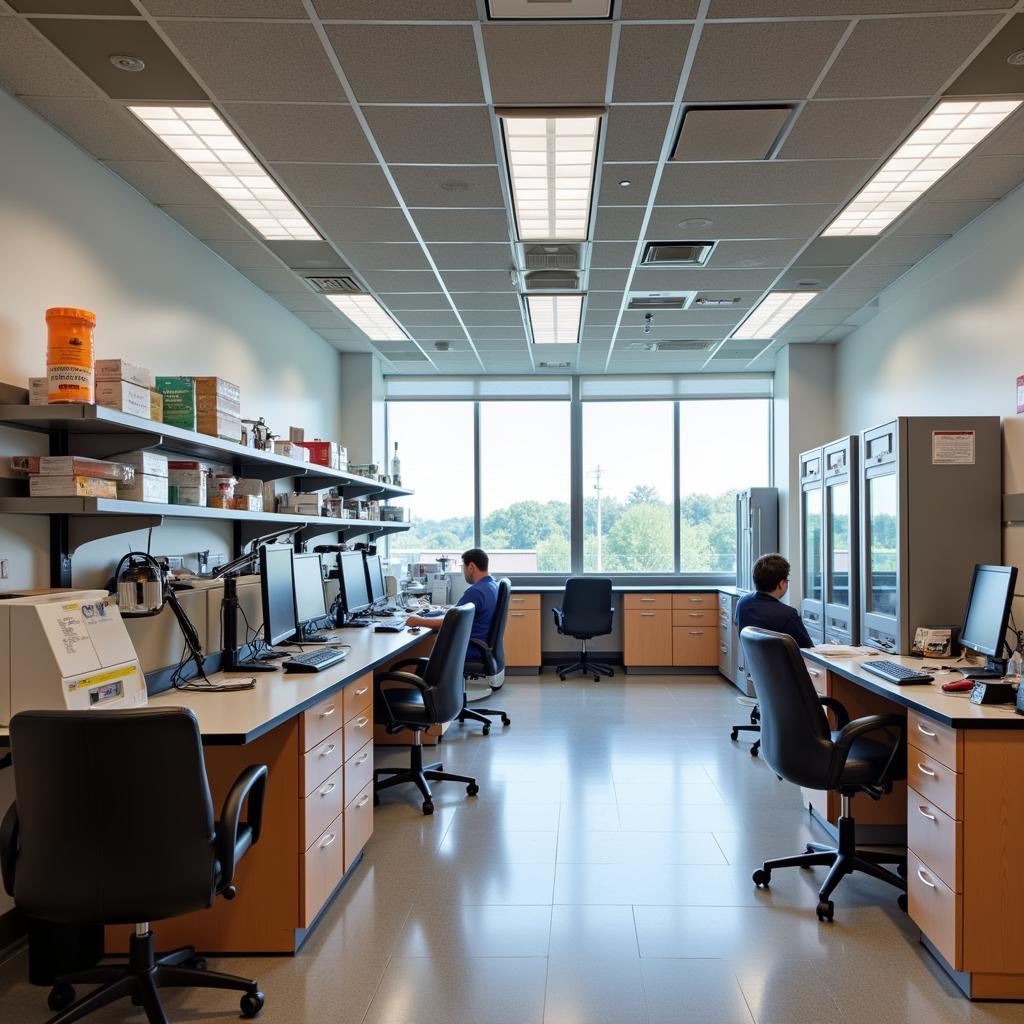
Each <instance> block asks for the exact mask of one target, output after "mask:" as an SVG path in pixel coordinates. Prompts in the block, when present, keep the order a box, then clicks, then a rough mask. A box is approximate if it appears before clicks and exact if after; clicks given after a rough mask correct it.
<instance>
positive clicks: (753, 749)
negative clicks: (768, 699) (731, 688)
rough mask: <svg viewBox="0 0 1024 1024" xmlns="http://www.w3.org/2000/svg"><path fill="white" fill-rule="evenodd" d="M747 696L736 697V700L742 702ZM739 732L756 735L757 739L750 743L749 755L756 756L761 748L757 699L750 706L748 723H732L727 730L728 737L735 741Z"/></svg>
mask: <svg viewBox="0 0 1024 1024" xmlns="http://www.w3.org/2000/svg"><path fill="white" fill-rule="evenodd" d="M747 699H748V698H739V697H738V698H737V700H738V701H739V702H740V703H741V704H743V703H744V702H745V701H746V700H747ZM741 732H752V733H754V734H755V735H756V736H757V739H755V740H754V742H753V743H752V744H751V745H750V756H751V757H757V754H758V751H759V750H760V749H761V709H760V708H759V707H758V706H757V701H754V704H753V705H752V706H751V708H750V725H747V724H746V723H741V724H739V725H734V726H733V727H732V728H731V729H730V730H729V739H731V740H733V741H735V740H737V739H738V738H739V734H740V733H741Z"/></svg>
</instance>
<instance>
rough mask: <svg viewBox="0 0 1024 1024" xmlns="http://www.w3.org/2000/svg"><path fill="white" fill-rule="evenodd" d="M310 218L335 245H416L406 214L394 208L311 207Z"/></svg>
mask: <svg viewBox="0 0 1024 1024" xmlns="http://www.w3.org/2000/svg"><path fill="white" fill-rule="evenodd" d="M307 212H308V213H309V215H310V217H312V218H313V220H314V221H315V222H316V223H317V224H318V225H319V226H320V229H321V230H322V231H324V232H325V233H326V235H327V237H328V238H332V239H333V240H334V241H336V242H339V243H341V242H415V241H416V236H415V235H414V234H413V233H412V228H410V227H409V222H408V221H407V220H406V219H405V214H404V213H403V212H402V211H401V210H400V209H398V208H397V207H394V206H367V207H363V208H359V207H345V206H310V207H307Z"/></svg>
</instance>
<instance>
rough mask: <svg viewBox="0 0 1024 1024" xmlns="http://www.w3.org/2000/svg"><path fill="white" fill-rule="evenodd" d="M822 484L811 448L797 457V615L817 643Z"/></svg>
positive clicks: (821, 615) (818, 453) (821, 613)
mask: <svg viewBox="0 0 1024 1024" xmlns="http://www.w3.org/2000/svg"><path fill="white" fill-rule="evenodd" d="M822 482H823V473H822V449H821V448H813V449H812V450H811V451H809V452H804V453H803V454H802V455H801V456H800V566H801V571H800V576H801V580H800V582H801V590H802V595H803V596H802V597H801V598H800V615H801V617H802V618H803V620H804V626H805V627H806V629H807V633H808V635H809V636H810V638H811V639H812V640H813V641H814V642H815V643H816V644H820V643H821V642H822V641H823V640H824V638H825V634H824V622H825V610H824V596H823V595H824V588H825V576H824V570H823V568H822V566H823V563H824V558H823V554H824V545H823V540H822V537H823V532H822V514H823V508H824V497H823V493H822V490H823V488H822Z"/></svg>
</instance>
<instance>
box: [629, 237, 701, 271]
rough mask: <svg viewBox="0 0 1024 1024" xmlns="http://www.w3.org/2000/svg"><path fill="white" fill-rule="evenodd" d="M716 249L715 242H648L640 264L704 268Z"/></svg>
mask: <svg viewBox="0 0 1024 1024" xmlns="http://www.w3.org/2000/svg"><path fill="white" fill-rule="evenodd" d="M714 247H715V243H714V242H648V243H647V244H646V245H645V246H644V255H643V259H641V260H640V262H641V263H642V264H643V265H644V266H659V267H703V266H704V264H705V263H707V261H708V257H710V255H711V250H712V249H714Z"/></svg>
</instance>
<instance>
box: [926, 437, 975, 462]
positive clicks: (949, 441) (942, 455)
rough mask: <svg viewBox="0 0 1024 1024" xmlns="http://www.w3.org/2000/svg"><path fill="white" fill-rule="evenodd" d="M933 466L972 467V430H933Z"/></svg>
mask: <svg viewBox="0 0 1024 1024" xmlns="http://www.w3.org/2000/svg"><path fill="white" fill-rule="evenodd" d="M932 465H933V466H973V465H974V431H973V430H933V431H932Z"/></svg>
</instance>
